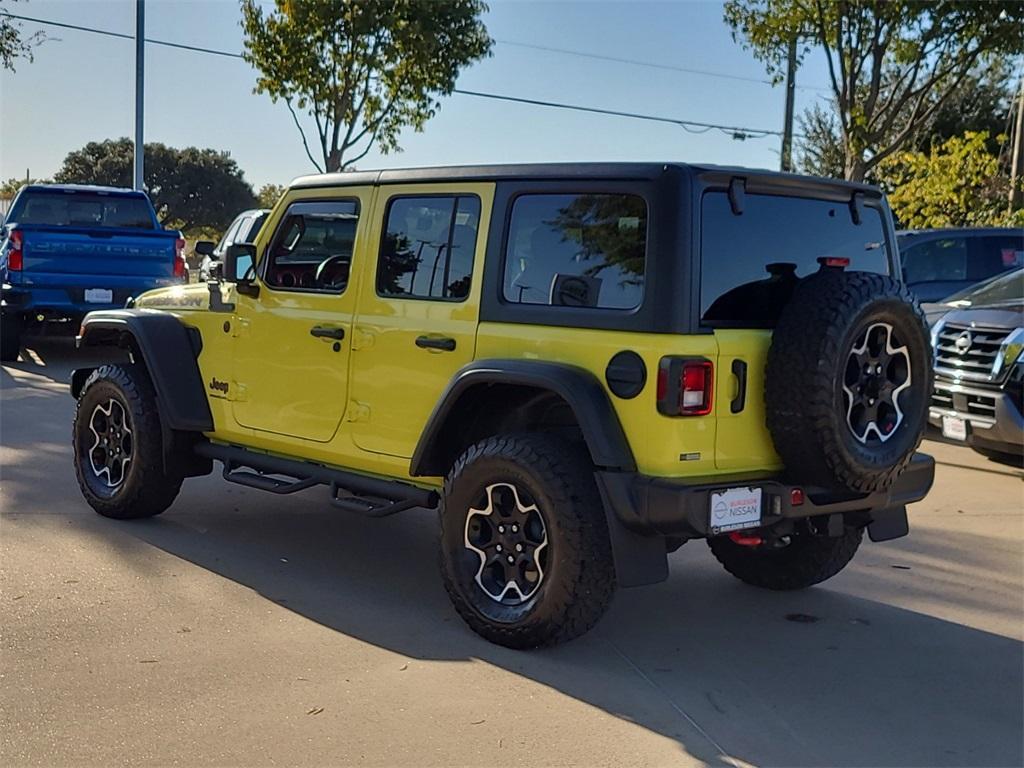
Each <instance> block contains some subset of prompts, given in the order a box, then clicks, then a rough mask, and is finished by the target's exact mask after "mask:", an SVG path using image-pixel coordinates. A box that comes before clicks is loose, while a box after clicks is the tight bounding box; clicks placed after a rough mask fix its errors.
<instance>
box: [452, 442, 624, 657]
mask: <svg viewBox="0 0 1024 768" xmlns="http://www.w3.org/2000/svg"><path fill="white" fill-rule="evenodd" d="M440 515H441V573H442V576H443V578H444V584H445V589H447V591H448V595H449V596H450V597H451V600H452V603H453V604H454V605H455V609H456V610H457V611H458V612H459V615H460V616H462V618H463V619H464V620H465V622H466V623H467V624H468V625H469V626H470V628H471V629H472V630H473V631H474V632H476V633H477V634H479V635H481V636H482V637H484V638H486V639H487V640H490V641H491V642H493V643H497V644H499V645H504V646H507V647H509V648H534V647H537V646H542V645H554V644H556V643H560V642H564V641H566V640H570V639H572V638H574V637H577V636H579V635H582V634H583V633H584V632H586V631H587V630H588V629H590V628H591V627H592V626H593V625H594V624H596V623H597V621H598V619H600V618H601V616H602V615H603V614H604V612H605V610H606V609H607V607H608V604H609V603H610V601H611V597H612V594H613V592H614V590H615V569H614V565H613V561H612V553H611V543H610V541H609V538H608V528H607V523H606V522H605V517H604V508H603V505H602V502H601V497H600V495H599V493H598V491H597V487H596V484H595V483H594V478H593V467H592V466H591V465H590V462H589V459H588V457H587V456H586V454H585V452H584V451H583V450H581V449H579V448H577V447H576V446H574V445H572V444H570V443H567V442H563V441H561V440H558V439H556V438H553V437H550V436H547V435H536V434H526V435H510V436H500V437H492V438H489V439H487V440H483V441H481V442H479V443H477V444H476V445H474V446H472V447H471V448H469V449H468V450H467V451H466V452H465V453H464V454H463V455H462V456H461V457H460V458H459V460H458V462H456V464H455V467H454V468H453V469H452V471H451V472H450V473H449V475H448V478H447V479H446V481H445V493H444V500H443V503H442V505H441V512H440Z"/></svg>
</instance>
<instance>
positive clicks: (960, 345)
mask: <svg viewBox="0 0 1024 768" xmlns="http://www.w3.org/2000/svg"><path fill="white" fill-rule="evenodd" d="M973 341H974V339H972V338H971V332H970V331H964V332H963V333H961V334H960V335H959V336H957V337H956V341H955V342H954V343H953V346H955V347H956V351H957V352H959V353H960V354H961V355H966V354H967V351H968V350H969V349H970V348H971V342H973Z"/></svg>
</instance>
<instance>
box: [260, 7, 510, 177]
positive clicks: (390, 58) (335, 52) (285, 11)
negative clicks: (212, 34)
mask: <svg viewBox="0 0 1024 768" xmlns="http://www.w3.org/2000/svg"><path fill="white" fill-rule="evenodd" d="M241 7H242V28H243V30H244V32H245V53H244V56H245V59H246V61H248V62H249V63H250V64H252V65H253V66H255V67H256V68H257V69H258V70H259V77H258V78H257V81H256V88H255V91H256V93H266V94H268V95H269V96H270V98H271V99H272V100H274V101H275V102H276V101H277V100H278V99H282V100H284V102H285V104H286V105H287V107H288V110H289V111H290V112H291V115H292V119H293V120H294V121H295V126H296V128H298V129H299V133H300V135H301V136H302V144H303V147H304V148H305V150H306V155H307V156H308V157H309V160H310V162H311V163H312V164H313V165H314V167H316V169H317V170H319V171H321V172H323V171H325V170H326V171H339V170H344V169H346V168H347V167H348V166H350V165H351V164H352V163H355V162H357V161H358V160H359V159H360V158H362V157H364V156H365V155H366V154H367V152H369V151H370V148H371V147H373V146H374V145H375V144H376V145H377V146H378V147H379V148H380V149H381V151H383V152H393V151H400V150H401V148H400V147H399V145H398V136H399V133H400V132H401V130H402V129H403V128H405V127H412V128H413V129H415V130H417V131H422V130H423V126H424V124H425V123H426V121H427V120H428V119H430V118H431V117H433V115H434V114H435V113H436V112H437V110H438V109H439V108H440V102H439V101H438V97H439V96H442V95H448V94H450V93H451V92H452V89H453V88H454V87H455V80H456V78H457V77H458V74H459V71H460V70H461V69H462V68H463V67H465V66H467V65H469V64H471V63H472V62H474V61H477V60H478V59H480V58H482V57H484V56H487V55H489V53H490V50H491V39H490V37H488V35H487V29H486V27H485V26H484V24H483V22H481V21H480V19H479V16H480V14H481V13H483V12H484V11H485V10H486V9H487V6H486V5H485V4H484V3H483V2H481V0H432V2H423V0H358V2H356V1H355V0H319V1H318V2H294V0H276V9H275V10H273V11H271V12H269V13H267V14H266V15H264V12H263V9H262V8H261V4H260V3H259V2H258V0H241ZM296 109H298V110H299V111H305V112H307V113H308V114H309V115H310V116H311V117H312V118H313V121H314V122H315V124H316V132H317V136H316V139H317V143H318V145H319V146H318V147H317V153H316V154H317V155H318V156H319V157H320V161H319V162H318V161H317V159H316V157H314V153H313V151H312V150H311V149H310V145H309V142H308V141H307V138H306V133H305V131H304V130H303V128H302V124H301V123H300V122H299V117H298V115H297V114H296Z"/></svg>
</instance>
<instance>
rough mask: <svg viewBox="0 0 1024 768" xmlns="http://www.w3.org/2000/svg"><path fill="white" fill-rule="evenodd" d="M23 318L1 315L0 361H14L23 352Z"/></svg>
mask: <svg viewBox="0 0 1024 768" xmlns="http://www.w3.org/2000/svg"><path fill="white" fill-rule="evenodd" d="M21 326H22V321H21V318H20V317H18V316H17V315H8V314H4V315H3V316H2V317H0V361H3V362H5V363H13V362H14V361H16V360H17V359H18V354H19V353H20V352H21Z"/></svg>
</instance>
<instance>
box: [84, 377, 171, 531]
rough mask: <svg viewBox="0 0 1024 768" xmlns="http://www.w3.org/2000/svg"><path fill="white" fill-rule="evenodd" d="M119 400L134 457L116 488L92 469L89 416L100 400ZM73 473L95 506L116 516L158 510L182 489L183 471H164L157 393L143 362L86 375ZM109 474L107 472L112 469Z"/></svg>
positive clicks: (144, 514) (130, 516) (123, 517)
mask: <svg viewBox="0 0 1024 768" xmlns="http://www.w3.org/2000/svg"><path fill="white" fill-rule="evenodd" d="M112 399H113V400H116V401H117V402H118V403H119V404H120V405H121V406H122V407H123V408H124V412H125V413H126V414H127V416H128V419H129V420H130V422H131V431H132V457H131V462H130V463H129V464H128V468H127V470H125V471H124V479H123V481H122V482H121V484H120V485H119V486H118V487H117V488H113V489H110V488H106V487H105V486H104V484H103V482H102V481H101V479H100V478H99V477H98V476H97V475H96V474H95V473H94V471H93V469H92V465H91V463H90V460H89V447H90V446H91V445H92V444H93V442H94V433H93V432H91V430H90V428H89V420H90V418H92V414H93V411H94V409H95V408H96V406H97V405H98V404H103V403H108V402H109V401H110V400H112ZM72 445H73V448H74V456H75V475H76V476H77V478H78V487H79V488H81V490H82V495H83V496H85V500H86V501H87V502H89V506H91V507H92V508H93V509H94V510H96V512H98V513H99V514H101V515H103V516H104V517H110V518H114V519H116V520H133V519H138V518H144V517H153V516H154V515H159V514H160V513H161V512H163V511H164V510H165V509H167V508H168V507H169V506H170V505H171V503H172V502H173V501H174V499H175V497H176V496H177V495H178V491H179V490H180V489H181V483H182V480H183V479H184V475H183V474H181V473H180V472H175V471H174V470H173V469H171V470H170V474H168V472H166V471H165V468H164V461H163V439H162V426H161V424H160V417H159V411H158V410H157V400H156V393H155V392H154V390H153V384H152V382H151V381H150V379H149V374H148V372H147V371H146V369H145V368H144V367H142V366H141V365H135V364H129V365H104V366H101V367H99V368H97V369H96V370H95V371H93V372H92V374H90V376H89V378H88V379H86V382H85V384H84V386H83V387H82V392H81V394H80V395H79V398H78V405H77V407H76V410H75V420H74V425H73V428H72ZM108 477H109V475H108Z"/></svg>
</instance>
